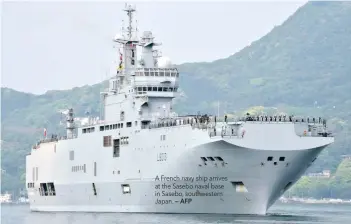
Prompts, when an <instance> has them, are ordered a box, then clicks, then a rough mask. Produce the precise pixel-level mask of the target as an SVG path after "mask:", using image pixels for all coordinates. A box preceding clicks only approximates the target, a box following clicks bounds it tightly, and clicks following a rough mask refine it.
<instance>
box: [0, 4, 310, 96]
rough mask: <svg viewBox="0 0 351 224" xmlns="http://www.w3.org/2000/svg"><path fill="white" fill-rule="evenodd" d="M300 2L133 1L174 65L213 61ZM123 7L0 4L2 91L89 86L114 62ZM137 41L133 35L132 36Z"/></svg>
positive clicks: (140, 23)
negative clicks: (8, 88) (115, 42)
mask: <svg viewBox="0 0 351 224" xmlns="http://www.w3.org/2000/svg"><path fill="white" fill-rule="evenodd" d="M303 4H305V1H297V2H262V1H259V2H244V1H243V2H220V3H219V2H193V3H187V2H172V3H165V2H164V3H162V2H140V3H137V4H136V7H137V14H136V17H137V20H138V27H139V30H140V31H144V30H151V31H152V32H153V34H154V36H156V40H158V41H159V42H161V43H162V44H163V45H162V46H161V51H162V54H163V56H168V57H170V58H171V60H172V62H173V63H176V64H179V63H183V62H198V61H213V60H216V59H219V58H225V57H228V56H229V55H231V54H233V53H235V52H237V51H239V50H240V49H242V48H244V47H245V46H247V45H249V44H250V43H251V42H252V41H255V40H257V39H259V38H260V37H262V36H264V35H265V34H267V33H268V32H269V31H270V30H271V29H272V28H273V27H274V26H276V25H280V24H281V23H282V22H284V21H285V20H286V19H287V18H288V17H289V16H290V15H292V14H293V13H294V12H295V11H296V10H297V9H298V8H299V7H300V6H302V5H303ZM123 6H124V3H123V2H74V1H72V2H6V3H3V5H2V7H1V11H2V12H1V23H2V24H1V28H2V30H1V32H2V35H1V53H2V55H1V75H2V77H1V82H2V83H1V86H3V87H10V88H14V89H16V90H19V91H24V92H31V93H36V94H42V93H45V92H46V91H47V90H51V89H69V88H72V87H75V86H83V85H86V84H95V83H98V82H101V81H102V80H103V79H105V78H106V75H107V74H108V73H109V71H110V69H111V67H112V66H113V63H114V61H115V60H116V59H117V55H116V52H115V49H114V48H113V42H112V39H113V37H114V36H115V34H116V33H119V30H120V27H121V20H122V19H126V15H125V12H123V11H121V9H122V8H123ZM139 36H140V35H139Z"/></svg>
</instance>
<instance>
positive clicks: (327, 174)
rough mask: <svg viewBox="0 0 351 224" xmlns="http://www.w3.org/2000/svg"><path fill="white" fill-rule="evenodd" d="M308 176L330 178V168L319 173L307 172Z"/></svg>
mask: <svg viewBox="0 0 351 224" xmlns="http://www.w3.org/2000/svg"><path fill="white" fill-rule="evenodd" d="M307 176H308V177H320V178H330V176H331V172H330V170H323V171H322V172H320V173H309V174H307Z"/></svg>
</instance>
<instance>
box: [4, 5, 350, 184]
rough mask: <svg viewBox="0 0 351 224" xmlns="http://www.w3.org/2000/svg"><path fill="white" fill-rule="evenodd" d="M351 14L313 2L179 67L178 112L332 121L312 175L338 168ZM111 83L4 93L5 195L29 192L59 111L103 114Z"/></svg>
mask: <svg viewBox="0 0 351 224" xmlns="http://www.w3.org/2000/svg"><path fill="white" fill-rule="evenodd" d="M350 15H351V3H350V2H309V3H307V4H306V5H304V6H303V7H301V8H300V9H299V10H297V12H296V13H295V14H294V15H292V16H291V17H290V18H289V19H288V20H287V21H285V22H284V23H283V24H282V25H281V26H278V27H276V28H274V29H273V30H272V31H271V32H270V33H269V34H267V35H266V36H264V37H262V38H261V39H260V40H258V41H255V42H253V43H252V44H251V45H250V46H247V47H246V48H244V49H243V50H242V51H240V52H238V53H237V54H234V55H232V56H230V57H228V58H226V59H221V60H216V61H214V62H211V63H185V64H181V65H178V66H177V67H178V69H179V70H180V73H181V76H180V85H181V91H182V97H180V98H179V99H176V103H175V106H174V108H175V110H176V111H177V112H179V113H197V112H198V111H200V112H203V113H212V114H213V113H217V101H219V103H220V113H221V114H223V113H224V112H226V113H234V112H238V111H244V110H246V109H247V108H250V107H254V106H264V107H266V108H269V107H273V108H277V109H276V110H278V111H286V112H290V113H294V114H301V115H306V114H309V115H311V116H320V115H323V116H326V117H327V118H329V119H330V120H331V122H330V124H331V127H332V128H333V129H334V130H335V131H336V133H337V136H336V143H335V144H334V145H333V146H331V147H330V148H328V150H326V151H324V152H323V154H322V155H321V156H320V158H319V159H318V160H317V161H316V164H315V165H314V166H312V167H311V170H313V171H320V170H322V169H331V170H332V171H334V170H336V168H337V166H338V164H339V162H340V160H341V157H340V155H342V154H351V147H350V145H351V139H350V136H351V125H350V118H351V19H350ZM233 41H235V40H233ZM204 50H206V48H204ZM104 86H106V83H103V84H96V85H93V86H84V87H81V88H74V89H72V90H66V91H49V92H47V93H46V94H43V95H33V94H27V93H21V92H17V91H15V90H12V89H8V88H2V89H1V97H2V102H1V106H2V107H1V112H2V114H1V118H2V140H4V142H3V143H2V169H4V170H5V171H6V175H3V176H2V190H3V191H5V190H11V189H17V188H19V187H24V185H23V180H24V177H23V172H24V163H25V155H26V154H27V153H28V152H29V151H30V146H31V145H32V144H33V143H34V142H35V141H36V140H37V139H38V138H39V137H40V136H41V135H42V131H43V128H44V127H46V128H48V131H49V134H50V132H57V131H61V132H62V131H63V127H62V126H61V127H60V126H58V123H59V120H60V114H59V113H58V111H59V110H60V109H65V108H67V107H68V106H72V107H73V108H74V109H75V112H76V114H77V116H83V115H84V112H85V111H86V110H89V111H90V112H91V114H93V115H96V116H99V111H100V104H99V99H100V95H99V92H100V91H101V90H102V89H103V87H104ZM273 110H274V109H273ZM20 180H21V181H20Z"/></svg>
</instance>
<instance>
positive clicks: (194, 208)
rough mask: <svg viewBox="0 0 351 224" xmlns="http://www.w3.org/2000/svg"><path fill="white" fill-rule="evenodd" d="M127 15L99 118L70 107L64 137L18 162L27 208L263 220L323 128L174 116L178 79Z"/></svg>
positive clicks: (291, 121) (283, 119)
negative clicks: (85, 117) (80, 118)
mask: <svg viewBox="0 0 351 224" xmlns="http://www.w3.org/2000/svg"><path fill="white" fill-rule="evenodd" d="M125 11H126V13H127V16H128V25H127V28H126V29H124V31H125V32H123V33H122V34H121V35H117V36H116V37H115V39H114V41H115V42H117V43H118V44H120V45H121V48H120V49H119V50H118V52H117V53H118V56H119V58H120V62H119V64H118V66H117V71H116V74H114V75H113V77H112V78H110V80H109V88H108V90H107V91H105V92H102V93H101V96H102V104H103V111H102V112H103V117H102V119H101V120H99V121H96V120H92V119H89V122H88V123H87V124H84V125H76V124H75V120H74V111H73V109H69V110H68V111H67V113H66V115H67V119H66V124H67V126H66V129H67V136H63V137H61V136H56V135H55V136H54V135H53V136H52V137H51V138H47V137H46V138H45V139H44V140H41V141H39V142H38V143H37V144H36V145H35V146H33V148H32V150H31V153H30V155H28V156H27V157H26V184H27V190H28V195H29V200H30V209H31V210H32V211H82V212H153V213H154V212H161V213H230V214H265V213H266V211H267V209H268V208H269V207H270V206H271V205H272V204H273V203H274V202H275V201H276V200H277V199H278V198H279V197H280V196H281V195H282V194H283V193H284V192H285V191H286V190H287V189H289V188H290V187H291V186H292V185H293V184H294V183H295V182H296V181H297V180H298V179H299V178H300V177H301V175H302V174H303V173H304V172H305V170H306V169H307V168H308V167H309V166H310V165H311V164H312V163H313V162H314V161H315V159H316V158H317V156H318V154H319V153H320V152H321V151H322V150H323V149H324V148H325V147H326V146H328V145H329V144H331V143H333V141H334V138H333V137H332V136H331V133H329V132H328V130H327V126H326V121H325V120H324V119H322V118H302V117H300V118H296V117H293V116H285V115H280V116H278V115H276V116H274V115H272V116H250V115H247V116H245V117H243V118H236V119H227V118H226V117H225V118H224V119H221V118H219V117H216V116H210V115H187V116H179V115H177V114H176V113H174V112H173V111H172V100H173V99H174V98H175V97H176V96H177V92H178V87H179V80H178V79H179V72H178V70H177V69H176V68H175V67H173V66H172V63H171V62H170V60H168V59H166V58H160V54H159V52H158V51H157V50H155V49H154V47H155V46H160V44H159V43H157V42H155V38H154V36H153V34H152V32H150V31H146V32H143V33H142V36H141V37H140V38H138V37H137V30H136V29H135V26H133V13H134V12H135V7H133V6H131V5H126V8H125ZM138 49H141V50H140V51H141V52H140V53H141V59H140V60H138V58H137V53H138V52H137V51H138ZM194 88H195V87H194Z"/></svg>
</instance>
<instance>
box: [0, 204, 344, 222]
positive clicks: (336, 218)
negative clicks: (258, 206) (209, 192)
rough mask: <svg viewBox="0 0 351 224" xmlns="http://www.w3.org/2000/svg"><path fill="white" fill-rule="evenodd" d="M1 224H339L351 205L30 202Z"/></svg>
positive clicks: (10, 211) (8, 211)
mask: <svg viewBox="0 0 351 224" xmlns="http://www.w3.org/2000/svg"><path fill="white" fill-rule="evenodd" d="M1 223H2V224H38V223H40V224H41V223H47V224H65V223H67V224H92V223H103V224H121V223H126V224H133V223H153V224H154V223H160V224H166V223H175V224H198V223H248V224H249V223H260V224H261V223H264V224H272V223H274V224H278V223H284V224H287V223H289V224H290V223H291V224H307V223H313V224H325V223H330V224H338V223H342V224H345V223H351V205H331V204H329V205H326V204H319V205H316V204H277V205H274V206H273V207H272V208H271V209H270V210H269V213H268V214H267V216H241V215H240V216H234V215H206V214H205V215H199V214H136V213H134V214H131V213H72V212H70V213H68V212H67V213H66V212H60V213H41V212H30V211H29V207H28V206H27V205H2V206H1Z"/></svg>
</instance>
